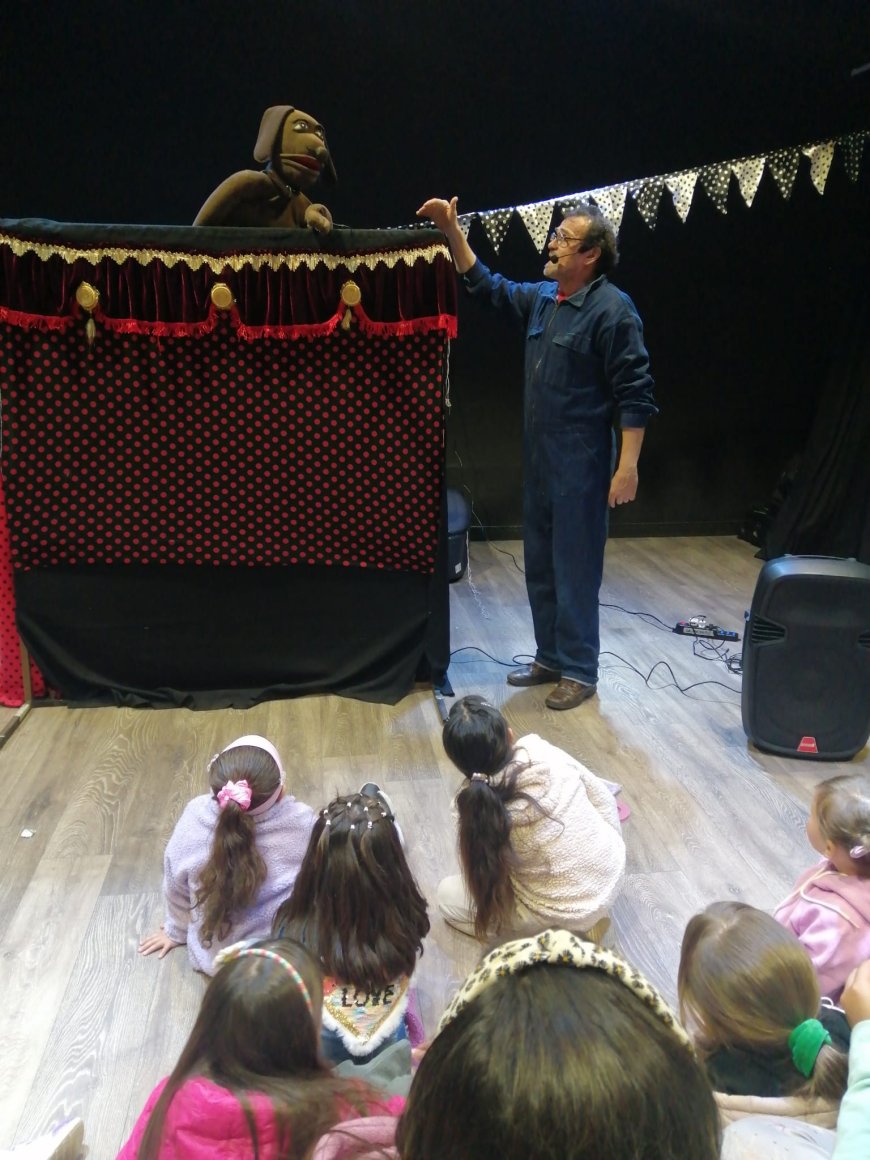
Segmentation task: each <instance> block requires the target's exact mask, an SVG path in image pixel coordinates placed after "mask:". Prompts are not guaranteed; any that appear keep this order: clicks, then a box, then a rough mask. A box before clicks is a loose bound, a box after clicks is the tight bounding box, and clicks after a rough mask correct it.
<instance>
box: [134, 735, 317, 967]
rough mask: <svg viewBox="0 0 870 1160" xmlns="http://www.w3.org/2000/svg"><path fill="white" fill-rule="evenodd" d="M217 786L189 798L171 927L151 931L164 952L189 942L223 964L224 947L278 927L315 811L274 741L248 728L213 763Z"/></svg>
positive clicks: (199, 955)
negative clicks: (288, 786) (296, 792)
mask: <svg viewBox="0 0 870 1160" xmlns="http://www.w3.org/2000/svg"><path fill="white" fill-rule="evenodd" d="M208 778H209V788H210V792H209V793H207V794H203V795H202V796H200V797H196V798H194V799H193V801H191V802H188V804H187V806H186V807H185V809H184V812H183V813H182V815H181V817H180V818H179V820H178V822H177V824H176V826H175V829H174V831H173V833H172V837H171V838H170V839H169V843H168V845H167V847H166V853H165V856H164V860H163V871H164V872H163V894H164V898H165V903H166V917H165V919H164V922H163V926H162V928H161V929H160V930H159V931H157V932H156V933H155V934H152V935H149V936H148V937H147V938H145V939H143V940H142V942H141V944H140V946H139V950H140V953H141V954H143V955H150V954H153V953H154V952H155V951H156V952H157V954H158V955H159V957H160V958H163V956H164V955H166V954H168V952H169V951H171V950H172V948H173V947H176V946H178V945H179V944H181V943H187V953H188V956H189V957H190V961H191V963H192V965H193V966H194V967H195V968H196V969H197V970H199V971H204V972H205V973H206V974H208V975H211V974H214V959H215V956H216V955H217V953H218V952H219V951H220V950H221V949H222V948H223V947H226V946H228V945H229V944H231V943H235V942H237V941H239V940H240V939H256V938H264V937H265V936H267V935H268V934H269V931H270V929H271V926H272V919H273V918H274V915H275V911H276V910H277V909H278V906H279V905H280V903H281V902H282V901H283V899H284V898H286V897H287V895H288V894H289V893H290V891H291V890H292V888H293V883H294V882H295V880H296V875H297V873H298V872H299V867H300V865H301V863H302V858H303V855H304V854H305V848H306V846H307V844H308V838H309V835H310V834H311V829H312V827H313V825H314V811H313V810H312V809H311V808H310V807H309V806H306V805H303V803H302V802H298V801H296V799H295V798H294V797H293V796H292V794H288V793H286V792H285V780H286V776H285V773H284V769H283V766H282V765H281V759H280V757H279V756H278V751H277V750H276V749H275V746H274V745H273V744H272V743H271V741H267V740H266V738H265V737H259V736H256V735H254V734H249V735H247V736H245V737H239V738H238V739H237V740H236V741H233V742H231V744H229V745H228V746H227V747H226V748H225V749H223V750H222V751H221V752H220V753H217V754H215V756H214V757H213V758H212V759H211V761H210V762H209V764H208Z"/></svg>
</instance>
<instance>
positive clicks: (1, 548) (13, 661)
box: [0, 481, 45, 705]
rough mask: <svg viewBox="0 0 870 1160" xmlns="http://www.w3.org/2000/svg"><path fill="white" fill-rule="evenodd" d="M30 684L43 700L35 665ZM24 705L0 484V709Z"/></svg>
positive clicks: (1, 485) (42, 688)
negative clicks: (7, 706) (2, 706)
mask: <svg viewBox="0 0 870 1160" xmlns="http://www.w3.org/2000/svg"><path fill="white" fill-rule="evenodd" d="M30 680H31V683H32V687H33V695H34V697H43V696H44V695H45V681H44V680H43V678H42V674H41V673H40V672H39V670H38V669H37V668H36V666H35V665H31V667H30ZM23 701H24V682H23V680H22V678H21V653H20V650H19V647H18V631H17V629H16V627H15V593H14V591H13V588H12V565H11V563H10V560H9V527H8V524H7V521H6V504H5V502H4V495H3V484H2V481H0V705H21V704H22V703H23Z"/></svg>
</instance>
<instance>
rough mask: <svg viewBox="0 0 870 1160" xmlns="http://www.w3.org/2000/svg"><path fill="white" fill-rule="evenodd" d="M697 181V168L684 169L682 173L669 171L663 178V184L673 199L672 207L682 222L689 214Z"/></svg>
mask: <svg viewBox="0 0 870 1160" xmlns="http://www.w3.org/2000/svg"><path fill="white" fill-rule="evenodd" d="M697 181H698V171H697V169H684V170H683V171H682V173H669V174H668V176H667V177H666V178H665V185H666V186H667V188H668V189H669V190H670V194H671V197H672V198H673V199H674V209H675V210H676V211H677V213H678V215H679V218H680V221H682V222H684V221H685V220H686V218H687V217H688V216H689V210H690V209H691V208H692V198H693V197H694V196H695V185H696V184H697Z"/></svg>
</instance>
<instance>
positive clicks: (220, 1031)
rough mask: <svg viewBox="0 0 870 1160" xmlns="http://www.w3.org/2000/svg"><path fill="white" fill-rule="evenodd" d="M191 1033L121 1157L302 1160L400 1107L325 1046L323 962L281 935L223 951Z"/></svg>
mask: <svg viewBox="0 0 870 1160" xmlns="http://www.w3.org/2000/svg"><path fill="white" fill-rule="evenodd" d="M216 967H217V968H218V969H217V973H216V975H215V977H214V978H213V979H212V980H211V982H210V983H209V986H208V989H207V991H206V993H205V996H204V998H203V1001H202V1007H201V1008H200V1012H199V1016H198V1018H197V1020H196V1023H195V1025H194V1028H193V1030H192V1031H191V1033H190V1038H189V1039H188V1041H187V1044H186V1045H185V1047H184V1050H183V1051H182V1053H181V1056H180V1058H179V1060H178V1063H177V1064H176V1065H175V1069H174V1070H173V1072H172V1074H171V1075H170V1076H169V1077H168V1079H165V1080H163V1081H162V1082H161V1083H159V1084H158V1085H157V1087H156V1088H155V1089H154V1091H153V1092H152V1093H151V1096H150V1097H149V1099H148V1102H147V1103H146V1105H145V1108H144V1109H143V1111H142V1113H141V1115H140V1116H139V1119H138V1120H137V1121H136V1124H135V1127H134V1128H133V1132H132V1134H131V1136H130V1138H129V1140H128V1141H127V1143H126V1144H125V1145H124V1147H123V1148H122V1149H121V1151H120V1152H119V1154H118V1160H172V1158H173V1157H179V1156H184V1157H186V1158H188V1160H206V1158H207V1157H208V1158H210V1157H214V1156H230V1155H232V1156H236V1157H239V1158H248V1160H253V1158H254V1157H256V1158H258V1160H301V1158H302V1157H305V1156H310V1154H311V1150H312V1148H313V1147H314V1144H315V1142H316V1141H317V1140H318V1139H319V1138H320V1137H321V1136H322V1135H323V1134H324V1133H325V1132H326V1131H327V1130H328V1129H329V1128H331V1127H332V1126H333V1125H335V1124H337V1123H338V1122H340V1121H343V1120H349V1119H357V1118H358V1117H361V1116H362V1117H366V1116H369V1115H376V1116H384V1115H397V1114H398V1113H399V1111H401V1108H402V1106H403V1103H404V1101H403V1100H402V1099H401V1098H399V1097H394V1098H393V1099H391V1100H388V1101H386V1102H383V1101H380V1100H379V1099H378V1097H377V1096H376V1095H375V1093H374V1092H372V1091H370V1090H369V1089H368V1088H366V1087H365V1086H364V1085H362V1084H359V1083H358V1082H356V1081H352V1080H344V1079H341V1078H339V1077H338V1076H336V1075H334V1073H333V1072H332V1071H331V1069H330V1068H329V1067H327V1065H326V1064H325V1063H324V1062H323V1061H322V1059H321V1057H320V1053H319V1050H318V1048H319V1026H320V1009H321V1000H322V993H321V983H322V976H321V973H320V967H319V965H318V963H317V961H316V960H315V959H314V957H313V956H312V955H310V954H309V953H308V952H307V951H306V950H305V949H304V947H301V946H299V945H298V944H297V943H294V942H291V941H290V940H282V939H272V940H268V941H264V942H257V943H252V944H247V945H243V946H239V947H233V948H230V949H228V950H225V951H224V952H222V955H221V956H219V960H218V962H217V963H216Z"/></svg>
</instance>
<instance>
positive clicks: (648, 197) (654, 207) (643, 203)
mask: <svg viewBox="0 0 870 1160" xmlns="http://www.w3.org/2000/svg"><path fill="white" fill-rule="evenodd" d="M663 191H664V178H661V177H648V178H646V179H645V180H644V181H641V182H639V183H638V184H637V185H633V186H631V196H632V197H633V198H634V200H635V204H636V205H637V208H638V210H639V211H640V216H641V217H642V218H643V220H644V221H645V222H646V224H647V225H648V226H649V228H650V229H651V230H654V229H655V228H656V218H657V217H658V213H659V203H660V202H661V200H662V193H663Z"/></svg>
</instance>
